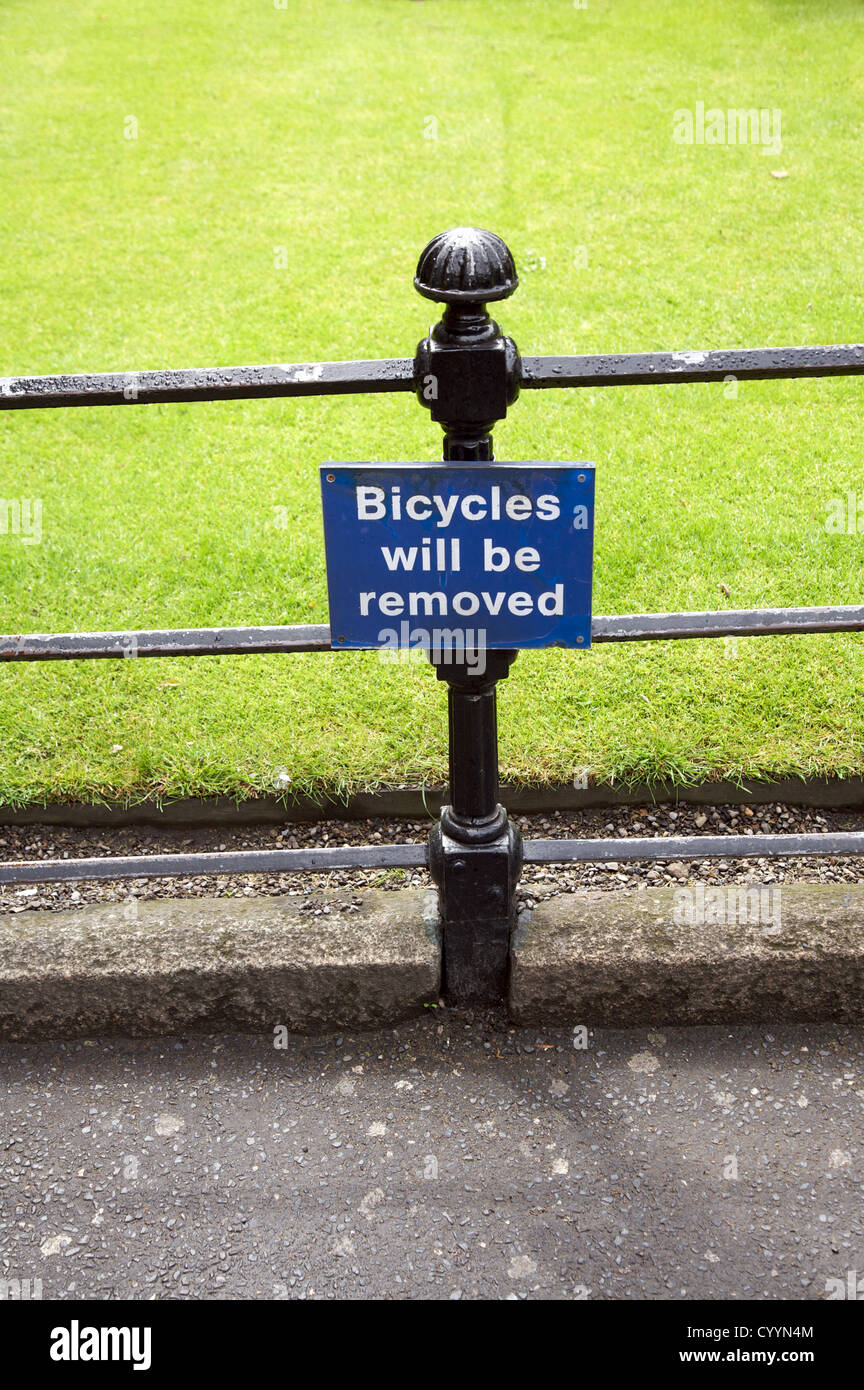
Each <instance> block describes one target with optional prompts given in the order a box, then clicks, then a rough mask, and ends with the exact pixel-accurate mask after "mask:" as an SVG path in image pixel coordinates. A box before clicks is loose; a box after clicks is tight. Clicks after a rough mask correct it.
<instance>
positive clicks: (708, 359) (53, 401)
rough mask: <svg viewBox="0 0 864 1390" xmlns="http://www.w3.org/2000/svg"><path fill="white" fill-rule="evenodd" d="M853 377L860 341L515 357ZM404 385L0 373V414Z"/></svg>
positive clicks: (527, 363)
mask: <svg viewBox="0 0 864 1390" xmlns="http://www.w3.org/2000/svg"><path fill="white" fill-rule="evenodd" d="M861 373H864V346H862V345H861V344H838V345H832V346H826V347H785V348H720V349H716V350H712V351H706V352H699V351H695V350H693V351H685V352H625V353H594V354H588V355H585V356H573V357H555V356H546V357H523V358H522V359H521V367H520V384H521V386H522V387H523V388H524V389H526V390H545V389H548V388H552V387H561V386H651V385H655V386H658V385H668V384H670V383H674V382H694V381H725V380H726V379H727V378H728V377H734V378H735V379H736V380H738V381H761V380H770V379H772V378H777V379H781V378H786V377H818V376H857V375H860V374H861ZM414 386H415V378H414V360H413V359H412V358H410V357H380V358H371V359H368V360H364V361H359V362H298V363H271V364H267V365H262V366H257V367H256V366H250V367H189V368H181V369H179V370H173V369H167V370H156V371H142V372H97V373H82V374H80V375H74V376H73V375H63V376H29V377H27V376H18V377H2V378H0V410H31V409H37V410H39V409H42V410H44V409H51V408H55V409H57V408H61V407H66V406H85V405H156V404H170V403H171V402H172V401H226V400H252V399H260V398H261V397H268V396H328V395H356V394H360V393H365V392H381V391H413V390H414Z"/></svg>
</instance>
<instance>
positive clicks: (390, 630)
mask: <svg viewBox="0 0 864 1390" xmlns="http://www.w3.org/2000/svg"><path fill="white" fill-rule="evenodd" d="M321 495H322V501H323V508H324V539H325V544H326V549H327V586H328V590H329V596H330V629H331V632H332V641H333V646H334V647H394V648H401V649H404V648H413V647H424V648H426V649H430V648H434V649H437V650H441V649H443V650H445V651H453V650H461V649H464V648H466V647H470V648H480V649H483V648H490V649H491V648H496V647H503V648H507V647H510V648H513V647H555V646H557V647H582V648H584V647H588V646H590V643H591V570H592V551H593V537H594V465H593V464H591V463H494V464H488V463H486V464H476V463H472V464H451V463H413V464H412V463H405V464H401V463H387V464H368V463H358V464H345V463H329V464H324V465H323V466H322V468H321Z"/></svg>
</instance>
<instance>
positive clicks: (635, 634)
mask: <svg viewBox="0 0 864 1390" xmlns="http://www.w3.org/2000/svg"><path fill="white" fill-rule="evenodd" d="M860 631H864V605H862V604H840V605H836V606H834V607H823V608H753V609H747V608H743V609H727V610H725V611H724V612H719V613H712V612H709V613H626V614H620V615H617V616H601V615H595V617H594V618H593V619H592V621H591V641H592V642H656V641H673V640H679V639H684V638H696V637H730V636H735V637H770V636H793V635H795V634H796V633H797V634H801V633H808V632H860ZM333 650H344V649H343V648H333V647H331V634H330V629H329V627H327V626H326V625H324V624H308V625H299V626H295V627H291V626H286V627H200V628H165V629H156V630H153V631H138V632H131V631H130V632H60V633H45V634H42V633H33V634H22V635H9V636H3V637H0V661H76V660H83V659H86V658H90V659H97V660H98V659H102V658H110V657H144V656H242V655H259V656H262V655H263V656H266V655H272V654H275V653H279V652H323V651H333Z"/></svg>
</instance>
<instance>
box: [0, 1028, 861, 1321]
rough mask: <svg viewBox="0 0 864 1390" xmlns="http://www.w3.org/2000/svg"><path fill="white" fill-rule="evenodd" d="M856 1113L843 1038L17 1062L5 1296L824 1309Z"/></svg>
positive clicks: (633, 1034)
mask: <svg viewBox="0 0 864 1390" xmlns="http://www.w3.org/2000/svg"><path fill="white" fill-rule="evenodd" d="M277 1044H284V1046H277ZM862 1120H864V1029H862V1028H858V1027H844V1026H837V1027H794V1028H793V1027H782V1028H780V1027H774V1028H771V1029H765V1028H695V1029H680V1030H670V1031H650V1030H628V1031H617V1032H597V1033H594V1034H589V1035H588V1036H583V1034H582V1033H581V1032H579V1031H578V1030H577V1031H576V1032H575V1033H573V1032H571V1031H569V1030H568V1031H563V1030H539V1031H538V1030H536V1029H534V1030H523V1029H518V1028H514V1027H513V1026H512V1025H511V1024H509V1023H508V1022H507V1020H506V1019H505V1018H504V1017H503V1016H493V1015H482V1016H481V1015H475V1016H469V1015H465V1014H460V1013H454V1012H449V1011H446V1010H444V1009H441V1008H438V1009H432V1008H430V1009H429V1010H428V1011H427V1014H426V1015H425V1016H424V1017H423V1018H421V1019H419V1020H417V1021H416V1022H414V1023H410V1024H406V1025H404V1026H401V1027H399V1028H396V1029H388V1030H387V1031H385V1032H378V1033H358V1034H353V1035H348V1034H343V1035H340V1036H331V1037H327V1038H309V1037H296V1036H290V1035H289V1036H288V1037H287V1038H286V1037H285V1036H284V1035H282V1034H279V1033H278V1032H276V1033H274V1034H268V1035H261V1034H256V1035H247V1036H238V1035H231V1036H218V1037H216V1036H200V1037H195V1036H188V1037H179V1038H177V1037H175V1038H170V1037H169V1038H156V1039H146V1040H145V1039H140V1040H134V1041H133V1040H127V1039H118V1038H115V1039H108V1040H85V1041H73V1042H65V1043H64V1042H54V1043H51V1042H41V1043H38V1044H35V1043H34V1044H20V1045H6V1046H3V1047H2V1048H0V1281H2V1280H6V1281H11V1280H15V1279H18V1280H22V1281H24V1280H29V1281H30V1285H29V1288H30V1290H31V1297H32V1296H34V1294H38V1292H39V1291H40V1289H39V1286H38V1285H37V1283H36V1281H39V1280H41V1296H42V1298H43V1299H67V1298H69V1299H104V1298H107V1299H138V1298H145V1299H253V1298H254V1299H328V1298H340V1299H345V1298H349V1299H364V1298H365V1299H428V1298H433V1299H472V1298H473V1299H502V1298H503V1299H577V1300H595V1299H618V1300H624V1299H661V1300H686V1299H695V1298H708V1299H718V1300H727V1299H769V1300H771V1299H777V1300H785V1299H796V1300H797V1299H803V1300H813V1299H825V1298H827V1297H828V1296H829V1293H830V1291H831V1290H834V1291H835V1296H836V1290H837V1288H838V1286H839V1283H842V1284H843V1285H844V1286H849V1287H854V1286H855V1280H857V1279H858V1278H859V1277H860V1275H859V1273H858V1272H859V1271H860V1272H861V1274H864V1201H862V1196H864V1182H862V1157H864V1154H862ZM850 1273H852V1275H853V1277H852V1281H851V1284H850V1279H849V1276H850ZM832 1280H835V1281H839V1283H833V1284H832V1283H831V1281H832ZM3 1287H4V1286H3V1285H2V1282H0V1293H2V1290H3Z"/></svg>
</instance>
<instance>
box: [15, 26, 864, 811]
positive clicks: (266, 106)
mask: <svg viewBox="0 0 864 1390" xmlns="http://www.w3.org/2000/svg"><path fill="white" fill-rule="evenodd" d="M0 69H2V72H3V83H2V87H0V180H2V182H0V244H2V256H0V323H2V331H0V373H2V374H8V375H18V374H24V373H45V372H59V371H71V372H74V371H85V370H106V371H108V370H117V371H129V370H132V369H136V368H137V369H141V368H147V367H159V366H176V367H181V366H195V365H216V364H233V363H246V362H272V361H277V362H278V361H283V362H285V361H306V360H316V359H328V358H329V359H333V358H351V357H363V356H370V357H374V356H391V355H392V356H408V355H410V354H411V353H413V350H414V347H415V344H416V342H417V340H418V339H419V338H420V337H421V336H422V334H423V333H424V332H425V331H426V328H427V326H428V323H429V321H430V317H431V314H432V312H434V311H433V309H432V306H430V305H428V304H427V303H426V302H424V301H421V300H420V299H419V298H418V297H417V296H416V294H415V293H414V291H413V289H412V286H411V277H412V275H413V271H414V266H415V263H416V259H417V256H418V254H419V252H420V250H421V249H422V247H423V246H424V244H425V242H426V241H427V240H428V239H429V238H430V237H431V236H433V235H434V234H435V233H436V232H438V231H441V230H443V229H445V228H446V227H448V226H452V225H455V224H459V223H475V224H478V225H480V226H486V227H490V228H492V229H493V230H494V231H497V232H498V233H500V234H501V235H502V236H503V237H504V238H505V239H506V240H507V241H508V243H509V245H510V246H511V248H512V250H513V252H514V255H515V257H516V261H517V265H518V267H519V269H520V271H521V272H522V276H521V278H522V283H521V286H520V288H519V290H518V292H517V294H516V295H515V297H514V298H513V299H512V300H510V301H508V302H507V303H506V304H505V305H503V306H502V308H501V312H500V316H499V317H500V321H501V323H502V327H503V328H504V330H505V331H506V332H508V333H510V334H512V336H513V337H514V338H515V339H516V341H517V343H518V344H519V347H520V349H521V350H522V351H523V352H525V353H540V352H565V353H566V352H594V351H606V350H610V351H612V350H614V351H633V350H637V349H646V350H647V349H667V348H692V347H701V348H706V347H734V346H759V345H763V344H789V343H830V342H849V341H851V342H858V341H861V339H862V338H864V241H862V236H861V205H862V197H861V195H862V184H864V179H862V173H861V169H862V150H864V140H862V136H864V11H862V8H861V6H860V4H859V3H857V0H823V3H821V4H813V3H810V4H808V3H805V0H800V2H799V3H792V2H791V0H764V3H755V2H754V0H749V2H747V3H745V0H731V2H727V3H722V4H721V3H719V2H718V3H713V4H712V3H696V0H689V3H680V2H679V3H673V2H672V0H659V2H658V3H654V4H646V3H645V2H644V0H605V3H604V2H603V0H588V6H587V8H586V9H579V8H576V7H574V5H573V4H572V3H570V0H422V3H411V2H410V0H286V3H285V6H284V8H277V6H276V5H274V3H273V0H210V3H208V4H206V5H202V4H199V3H193V0H172V3H170V4H168V3H164V0H147V3H144V0H126V3H124V4H123V5H119V6H118V5H110V4H107V3H92V0H78V3H76V4H74V5H69V6H67V5H64V6H59V5H57V4H56V3H50V0H26V3H25V0H7V2H6V4H4V6H3V19H2V25H0ZM697 101H704V102H705V105H706V106H707V107H712V106H716V107H721V108H726V107H746V108H749V107H756V108H770V109H774V108H777V109H779V110H780V111H781V113H782V152H779V153H776V154H766V153H763V150H762V148H760V147H759V146H753V145H741V146H720V147H716V146H712V147H709V146H698V145H692V146H685V145H680V144H677V143H675V142H674V141H673V139H672V131H673V117H674V113H675V111H676V110H679V109H681V108H693V107H694V106H695V103H696V102H697ZM130 135H135V136H136V138H127V137H128V136H130ZM430 135H435V137H436V138H429V137H430ZM778 174H781V175H784V176H783V177H777V175H778ZM862 392H864V384H862V382H861V381H860V380H856V379H854V378H852V379H847V380H841V379H838V380H834V381H821V382H820V381H810V382H785V383H780V382H775V383H758V384H756V383H754V384H744V385H741V386H740V387H739V388H738V391H737V395H736V394H735V393H734V392H733V391H730V390H729V389H726V388H723V387H720V386H698V385H694V386H678V387H665V388H657V389H653V388H641V387H640V388H621V389H620V390H614V391H605V392H604V391H602V390H597V391H579V392H576V391H570V392H563V391H562V392H550V393H542V392H526V393H525V394H523V396H522V398H521V399H520V401H519V402H518V403H517V405H516V406H515V408H514V409H513V410H512V412H511V414H510V416H509V418H508V419H507V421H506V422H505V423H504V424H503V425H502V426H501V427H500V428H499V430H498V432H497V435H496V450H497V454H498V457H499V458H501V459H507V458H513V459H521V458H534V459H549V460H559V459H560V460H568V459H579V458H586V459H592V460H594V461H595V462H596V465H597V530H596V574H595V603H594V606H595V611H596V612H598V613H612V612H640V611H652V610H653V611H659V610H670V609H688V608H694V609H702V608H709V609H710V608H720V607H723V606H724V605H725V606H732V607H748V606H755V605H760V606H775V605H782V604H809V603H819V602H833V603H856V602H860V601H861V592H862V582H861V581H862V560H864V532H859V533H857V534H851V535H850V534H843V535H835V534H831V533H830V532H828V531H827V530H826V528H825V520H826V516H827V514H828V510H829V507H830V503H831V499H832V498H836V497H839V496H842V495H844V494H845V493H847V492H848V491H849V490H856V489H857V492H858V496H859V497H860V498H861V500H862V502H864V468H862V442H861V441H862V427H861V420H862V407H864V395H862ZM439 456H440V432H439V431H438V429H437V426H434V425H432V424H431V422H430V421H429V418H428V415H427V414H426V412H425V411H423V410H422V409H421V408H420V406H419V405H418V403H417V402H416V400H414V398H413V397H411V396H410V395H404V396H403V395H399V396H372V397H367V398H365V399H363V398H350V397H349V398H342V399H340V398H329V399H328V398H322V399H309V400H304V401H264V402H262V401H249V402H237V403H214V404H209V405H186V406H147V407H140V408H136V407H130V408H129V409H120V408H117V409H106V410H64V411H34V412H12V413H6V414H2V415H0V496H2V497H4V498H14V497H19V498H20V497H35V498H41V499H42V506H43V539H42V543H41V544H40V545H24V544H22V542H21V538H20V537H16V536H13V535H0V577H2V584H0V610H2V611H0V630H3V631H6V632H26V631H30V632H48V631H68V630H73V629H79V630H92V629H99V628H103V629H104V628H124V629H125V628H136V627H151V626H152V627H165V626H179V625H184V626H185V625H202V626H203V625H210V624H231V623H243V624H246V623H268V624H269V623H283V622H285V623H292V622H303V621H313V622H326V620H327V597H326V586H325V573H324V556H323V539H322V531H321V523H320V516H319V502H318V496H317V468H318V464H319V463H320V462H322V461H324V460H326V459H328V458H333V459H368V460H391V459H392V460H398V459H412V460H425V459H434V458H437V457H439ZM286 509H287V511H286ZM862 511H864V507H862ZM286 515H287V516H288V517H289V518H290V523H291V525H290V529H289V530H285V529H282V528H281V527H280V525H279V522H280V520H281V519H282V518H283V517H285V516H286ZM721 584H723V585H725V586H726V587H727V588H728V590H729V597H728V598H727V597H726V596H725V595H724V593H723V592H722V591H721V590H720V588H719V586H720V585H721ZM0 681H2V696H3V698H2V714H0V802H5V803H19V802H24V801H28V800H40V799H43V798H45V799H55V798H80V799H85V800H89V799H97V798H103V797H116V796H123V797H125V796H128V797H140V796H142V795H145V794H161V795H165V796H177V795H205V794H212V793H218V792H222V793H231V794H235V795H237V796H238V797H244V796H248V795H254V794H256V793H259V792H261V791H271V790H272V789H273V786H274V779H276V778H280V781H282V782H284V779H285V776H290V777H291V779H292V783H291V785H292V786H293V787H295V788H296V789H298V790H301V789H302V790H308V789H310V788H324V787H326V788H330V789H334V788H336V789H342V790H344V789H346V788H348V787H358V786H364V785H365V786H370V785H383V784H392V783H405V782H423V781H438V780H440V779H441V778H442V777H443V775H444V773H445V770H446V727H445V726H446V720H445V701H444V698H443V692H442V689H441V687H440V685H439V684H437V683H436V681H435V680H434V678H433V673H432V671H431V670H430V669H427V668H423V667H417V666H413V665H412V666H402V667H400V666H386V665H383V664H381V663H380V662H379V661H378V660H377V659H376V657H375V656H374V654H356V655H351V654H339V655H332V656H330V655H326V656H301V657H293V658H292V657H271V658H249V657H234V658H231V657H228V658H219V659H199V660H182V661H140V662H102V663H99V662H78V663H45V664H39V665H33V666H23V665H22V666H7V667H4V668H3V669H2V671H0ZM500 710H501V762H502V773H503V775H505V776H506V777H508V778H510V779H514V780H521V781H524V782H542V781H547V780H552V781H556V780H560V779H568V778H570V777H571V776H572V775H573V771H574V769H575V768H577V767H580V768H581V767H589V768H590V769H591V770H592V774H593V776H595V777H596V778H597V779H609V778H614V779H615V780H616V781H642V780H645V779H653V778H659V777H672V778H675V779H677V780H679V781H681V782H687V781H692V780H702V779H705V778H709V777H715V776H721V775H723V776H732V777H739V776H740V777H743V776H747V777H771V776H777V775H787V774H792V773H805V774H806V773H824V774H836V775H840V776H842V775H848V774H851V773H861V772H864V643H862V639H861V638H860V637H859V636H848V637H841V636H822V637H818V636H813V637H802V638H795V639H791V638H783V639H780V638H778V639H750V640H739V642H738V644H737V652H736V650H735V649H734V648H733V647H729V646H728V645H724V644H723V643H722V642H702V643H697V642H686V643H668V644H661V643H657V644H648V645H645V646H621V647H609V646H605V647H598V648H596V649H595V650H593V651H591V652H590V653H577V652H560V651H555V652H550V653H523V654H522V655H521V656H520V657H519V660H518V661H517V663H516V665H515V667H514V669H513V673H512V675H511V677H510V679H509V680H508V681H507V682H506V684H505V685H504V687H502V697H501V701H500ZM280 774H281V777H280Z"/></svg>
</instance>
